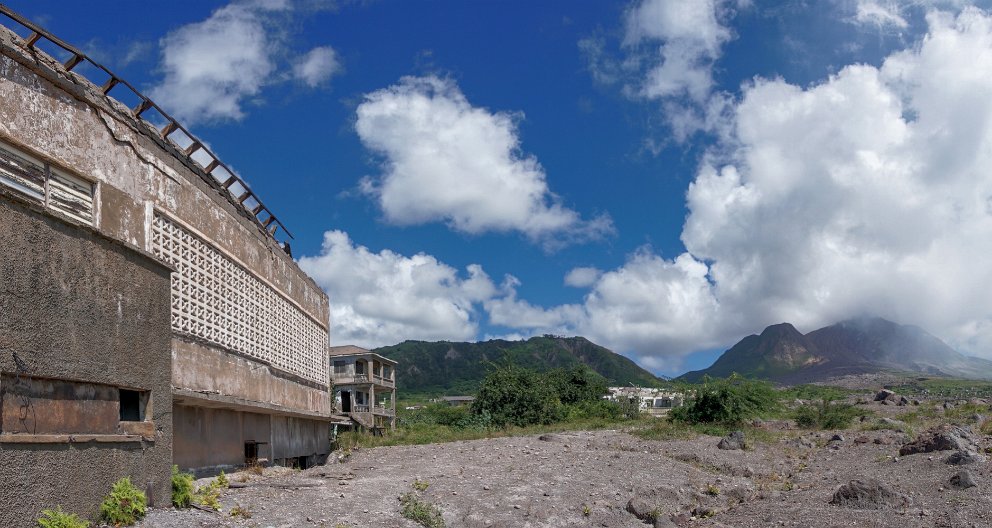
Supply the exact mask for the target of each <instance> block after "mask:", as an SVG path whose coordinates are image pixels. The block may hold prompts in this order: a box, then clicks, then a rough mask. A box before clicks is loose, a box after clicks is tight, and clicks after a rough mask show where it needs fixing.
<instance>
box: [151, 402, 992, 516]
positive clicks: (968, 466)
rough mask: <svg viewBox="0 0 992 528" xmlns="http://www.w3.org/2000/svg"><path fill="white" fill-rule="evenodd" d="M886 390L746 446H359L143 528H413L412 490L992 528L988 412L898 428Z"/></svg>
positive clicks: (255, 479)
mask: <svg viewBox="0 0 992 528" xmlns="http://www.w3.org/2000/svg"><path fill="white" fill-rule="evenodd" d="M871 396H872V395H870V394H866V397H865V398H862V399H861V402H860V403H861V405H863V406H864V407H865V408H867V409H870V410H872V411H874V412H875V413H876V415H875V416H874V417H872V418H869V419H868V420H867V421H866V422H860V423H856V424H855V425H854V426H853V427H851V428H849V429H846V430H838V431H805V430H801V429H798V428H796V427H795V425H794V424H791V423H790V422H788V421H779V422H765V423H762V424H760V425H761V427H760V429H759V430H758V431H759V432H762V431H764V432H767V434H759V435H758V436H759V437H760V439H761V441H754V440H751V441H750V442H749V445H747V446H746V448H745V449H742V450H741V449H720V448H718V444H719V443H720V441H721V438H719V437H713V436H699V437H697V438H693V439H688V440H645V439H642V438H640V437H638V436H635V435H632V434H630V433H629V432H627V431H621V430H603V431H577V432H567V433H554V434H549V435H543V436H540V437H539V436H529V437H510V438H495V439H486V440H476V441H467V442H454V443H447V444H432V445H422V446H402V447H380V448H373V449H360V450H356V451H354V452H352V453H351V454H350V455H348V456H340V457H339V456H338V455H340V454H336V455H335V456H334V457H332V459H331V461H329V463H328V464H327V465H325V466H320V467H316V468H311V469H308V470H305V471H294V470H288V469H283V468H270V469H266V470H265V471H264V473H263V474H262V475H255V474H252V473H248V472H241V473H236V474H234V475H231V476H230V477H231V482H232V485H233V486H235V487H232V489H229V490H227V491H225V492H224V494H223V496H222V497H221V505H222V511H221V512H217V513H210V512H205V511H201V510H196V509H193V510H183V511H177V510H173V509H158V510H153V511H152V512H151V513H150V515H149V516H148V518H147V519H146V520H145V521H144V522H143V523H142V524H141V526H144V527H207V526H258V527H269V526H272V527H307V526H324V527H333V528H337V527H409V528H414V527H416V526H419V525H418V524H417V523H415V522H413V521H411V520H408V519H406V518H404V517H403V516H402V515H401V509H402V506H401V502H400V501H399V499H398V498H399V497H400V496H401V495H403V494H406V493H412V494H413V495H412V496H413V497H416V498H417V499H418V500H420V501H422V502H425V503H430V504H433V505H436V506H437V507H439V508H440V509H441V511H442V512H443V513H442V516H443V519H444V522H445V524H446V526H448V527H539V526H540V527H543V526H548V527H565V526H569V527H571V526H574V527H579V526H582V527H587V526H603V527H630V528H642V527H644V526H714V527H717V526H724V527H726V526H734V527H767V526H803V527H849V526H879V527H881V526H893V527H900V528H909V527H934V526H938V527H940V526H946V527H968V526H975V527H984V526H992V493H990V490H992V474H990V466H989V462H988V460H989V459H988V458H987V457H988V455H987V454H986V452H987V451H992V449H990V447H992V437H989V436H986V435H983V434H981V433H980V424H981V423H982V422H983V421H984V420H985V416H984V415H981V414H976V415H973V416H969V417H967V418H966V419H964V420H960V419H957V420H953V421H957V422H959V425H960V426H955V427H952V426H943V427H938V428H937V429H931V427H932V426H933V425H934V424H936V423H938V422H945V421H948V420H943V419H941V416H939V415H940V414H943V413H944V411H943V407H942V406H940V407H938V406H935V405H931V407H930V408H931V409H935V410H936V412H937V414H938V416H935V417H931V419H930V420H929V421H927V422H926V423H925V424H921V425H917V426H912V425H906V424H901V423H899V422H885V421H882V419H883V418H886V417H889V418H890V419H891V418H892V417H896V416H904V415H905V414H904V413H907V412H912V410H913V409H914V407H913V406H912V404H909V405H904V406H897V405H895V404H893V401H890V402H888V403H890V405H883V404H881V403H879V402H874V401H870V400H871V399H872V398H871ZM852 400H853V399H852ZM924 405H927V404H926V402H924ZM975 406H985V407H986V408H987V406H988V403H987V402H985V401H978V402H971V408H974V407H975ZM924 426H925V427H924ZM835 435H838V436H839V438H834V436H835ZM907 445H911V446H915V447H910V448H907V447H905V446H907ZM725 447H726V443H725ZM731 447H732V446H731ZM900 450H902V451H903V453H904V454H902V455H900ZM913 450H919V451H921V452H918V453H913V454H907V453H908V451H913ZM339 458H340V460H339ZM963 472H967V475H965V474H964V473H963ZM417 481H419V483H420V486H419V487H421V488H423V487H424V485H425V484H426V489H423V490H415V489H414V484H415V482H417ZM852 481H860V484H855V485H854V486H851V482H852ZM842 487H843V490H841V488H842ZM839 490H841V492H840V493H838V491H839ZM235 508H237V509H235ZM232 511H234V512H236V514H237V515H236V516H232V515H231V513H232Z"/></svg>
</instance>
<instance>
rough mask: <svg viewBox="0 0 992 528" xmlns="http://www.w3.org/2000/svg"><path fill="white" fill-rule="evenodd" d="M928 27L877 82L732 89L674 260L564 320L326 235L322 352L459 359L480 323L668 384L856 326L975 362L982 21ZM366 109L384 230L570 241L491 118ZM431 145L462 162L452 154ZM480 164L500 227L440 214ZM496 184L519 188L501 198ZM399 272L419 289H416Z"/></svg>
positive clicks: (594, 282) (401, 91) (567, 219)
mask: <svg viewBox="0 0 992 528" xmlns="http://www.w3.org/2000/svg"><path fill="white" fill-rule="evenodd" d="M926 20H927V24H928V30H927V33H926V35H924V36H921V37H920V38H919V39H918V40H917V42H915V43H914V44H912V45H911V46H909V47H907V48H906V49H904V50H901V51H898V52H895V53H892V54H890V55H889V56H888V57H886V58H885V60H884V61H883V62H882V63H881V65H880V66H878V67H875V66H871V65H850V66H847V67H845V68H842V69H840V70H839V71H838V72H837V73H836V74H835V75H832V76H830V77H828V78H826V79H824V80H822V81H821V82H818V83H815V84H812V85H808V86H796V85H792V84H789V83H787V82H785V81H784V80H782V79H775V78H772V79H766V78H756V79H754V80H753V81H751V82H749V83H748V84H747V85H745V86H743V87H742V89H741V94H740V97H739V98H737V99H736V100H735V102H733V104H732V105H731V106H730V107H729V108H728V113H727V117H726V119H727V122H726V123H725V125H726V127H727V130H728V135H727V136H726V137H721V138H720V139H719V140H718V141H717V143H716V144H714V145H713V147H712V149H711V151H710V153H709V154H708V155H707V156H705V157H704V159H703V160H702V162H701V163H700V165H699V168H698V170H697V172H696V174H695V177H694V180H693V182H692V183H691V184H690V186H689V188H688V190H687V193H686V203H687V208H688V211H689V213H688V216H687V218H686V221H685V224H684V226H683V231H682V235H681V238H682V241H683V243H684V245H685V248H686V251H685V252H684V253H683V254H681V255H678V256H676V257H675V258H664V257H662V256H660V255H657V254H656V253H655V252H654V251H652V250H651V248H649V247H644V248H641V249H639V250H637V251H635V252H633V253H632V254H631V255H629V256H628V258H627V260H626V262H625V263H624V264H623V265H621V266H619V267H617V268H615V269H612V270H598V269H593V268H576V269H575V270H573V271H571V272H570V273H568V274H567V275H566V276H565V277H564V281H565V284H567V285H570V286H573V287H579V288H585V289H586V290H587V291H586V292H585V294H584V296H583V298H582V300H581V302H576V303H572V304H563V305H559V306H550V307H542V306H538V305H535V304H533V303H531V302H529V301H527V300H525V299H521V298H519V296H518V294H517V290H518V289H519V288H520V286H521V284H520V282H519V281H518V280H517V279H515V278H513V277H506V278H505V279H504V280H503V282H502V284H500V285H498V286H497V285H495V284H494V283H493V281H492V280H491V279H489V277H488V276H487V275H486V274H485V272H484V271H483V270H482V268H481V267H478V266H472V267H469V268H468V269H467V270H466V273H463V274H459V273H458V272H456V271H455V270H454V269H453V268H451V267H449V266H447V265H445V264H443V263H441V262H438V261H437V259H435V258H433V257H430V256H428V255H417V256H414V257H403V256H399V255H395V254H392V253H389V252H387V251H384V252H381V253H378V254H376V253H371V252H369V251H368V250H367V249H365V248H362V247H360V246H356V245H354V244H353V243H351V242H350V241H349V240H348V239H347V236H346V235H344V234H343V233H338V232H331V233H329V234H328V238H327V240H325V246H324V251H323V253H322V254H321V255H320V256H319V257H315V258H313V259H306V258H305V259H303V260H302V261H301V263H302V264H303V265H304V266H305V269H307V271H308V272H310V273H311V274H312V275H314V276H315V277H318V281H319V282H321V284H322V285H324V286H325V287H326V288H328V291H330V292H331V295H332V303H333V304H334V306H335V308H334V313H335V315H334V316H332V324H333V325H335V330H333V331H334V332H337V335H342V334H343V335H345V336H356V337H359V336H363V335H364V336H369V338H370V339H372V340H374V341H376V342H377V343H380V344H384V343H388V342H390V341H393V342H395V341H397V340H401V339H405V338H409V337H421V338H436V339H474V338H475V337H476V336H477V332H478V328H479V324H480V322H481V321H483V317H487V318H488V323H489V324H490V325H494V326H496V327H501V328H506V329H507V332H506V333H507V334H510V335H517V336H528V335H534V334H540V333H544V332H554V333H569V334H581V335H585V336H587V337H589V338H590V339H592V340H594V341H596V342H599V343H602V344H604V345H606V346H609V347H611V348H613V349H614V350H617V351H620V352H623V353H626V354H628V355H630V356H631V357H634V358H635V359H638V360H639V361H641V362H642V364H645V365H647V366H649V367H652V368H656V369H660V370H664V371H667V372H673V371H677V370H678V368H679V365H680V361H681V359H682V358H683V357H684V356H685V355H687V354H689V353H691V352H693V351H698V350H703V349H709V348H714V347H723V346H727V345H729V344H732V343H733V342H734V341H736V340H737V339H739V338H741V337H742V336H743V335H746V334H749V333H752V332H755V331H759V330H760V329H761V328H763V327H764V326H765V325H768V324H773V323H778V322H782V321H789V322H792V323H794V324H796V325H797V326H799V328H800V329H802V330H805V331H808V330H811V329H814V328H817V327H819V326H821V325H825V324H830V323H832V322H834V321H836V320H839V319H843V318H848V317H851V316H855V315H860V314H873V315H879V316H882V317H886V318H890V319H893V320H896V321H899V322H903V323H912V324H918V325H920V326H922V327H924V328H926V329H928V330H930V331H931V332H934V333H935V334H936V335H938V336H939V337H941V338H943V339H945V340H947V341H948V342H949V343H950V344H951V345H952V346H955V347H957V348H959V349H960V350H962V351H964V352H966V353H972V354H976V355H982V356H985V357H990V356H992V296H990V295H988V291H987V290H988V286H989V285H990V284H992V252H990V251H989V250H988V248H989V244H990V241H992V99H990V98H989V97H988V94H989V93H992V76H989V75H988V74H987V72H989V71H992V16H990V14H989V13H988V12H985V11H982V10H979V9H977V8H973V7H966V8H963V9H962V10H960V11H959V12H956V13H947V12H939V11H932V12H931V13H930V14H929V15H928V16H927V19H926ZM638 31H641V32H642V33H644V34H645V35H647V34H648V33H647V30H646V29H639V30H638ZM665 31H668V30H665ZM721 38H723V37H719V36H714V37H711V38H709V39H706V38H703V39H701V40H700V42H703V43H705V42H712V43H718V42H720V39H721ZM700 46H702V44H700ZM700 49H702V48H700ZM425 83H426V84H425ZM688 86H689V85H686V87H685V88H684V90H685V91H686V93H689V90H690V88H689V87H688ZM374 95H375V96H374V97H371V98H370V99H369V100H368V101H367V103H366V104H367V105H368V106H366V107H365V109H364V111H365V112H366V114H365V115H362V116H360V125H359V126H360V127H363V126H370V129H367V130H365V131H364V132H362V131H360V134H363V141H366V142H368V145H369V146H370V148H373V149H375V150H377V151H379V152H383V153H385V154H386V155H387V156H386V157H387V162H386V164H385V165H384V173H383V176H382V178H381V179H380V180H379V181H378V182H377V183H376V185H375V190H374V192H375V193H376V194H375V196H377V197H378V198H379V199H380V200H381V204H382V207H383V210H384V211H386V214H387V215H395V216H394V217H393V218H394V219H396V220H397V221H400V222H407V223H409V222H421V221H427V220H430V219H435V220H436V219H439V218H443V219H444V220H445V221H447V222H448V223H449V225H451V226H452V227H453V228H455V229H459V230H463V231H466V232H481V231H485V230H500V229H517V230H521V231H522V232H525V233H528V235H530V234H531V232H529V231H527V229H528V228H527V227H525V225H524V220H522V219H527V218H546V220H545V222H546V223H543V224H542V223H540V222H538V224H537V225H543V226H545V227H543V228H541V229H538V230H537V231H534V232H533V233H535V234H539V233H541V232H544V230H546V229H547V230H551V231H554V230H556V229H562V227H561V226H568V225H574V222H577V221H578V220H576V218H577V215H575V214H574V213H571V212H568V211H567V210H563V209H555V208H554V207H553V205H548V204H549V203H550V202H548V201H547V200H548V199H549V198H547V197H548V193H549V191H548V190H547V186H546V183H544V177H543V172H541V171H540V170H539V168H538V167H539V166H538V165H537V164H536V161H535V160H533V159H532V158H526V157H520V156H519V155H516V154H514V153H515V152H516V150H517V148H518V147H517V145H518V140H517V139H516V136H515V135H514V134H513V126H512V119H511V117H510V116H507V115H502V114H493V113H491V112H488V111H485V110H482V109H478V108H474V107H472V106H471V105H469V104H468V103H467V102H466V101H465V100H464V97H463V96H461V94H460V93H459V92H457V90H456V89H454V88H453V87H452V85H450V83H447V82H446V81H441V80H437V79H430V80H426V81H425V80H423V79H412V80H405V81H404V82H403V83H401V84H400V85H397V86H394V87H390V88H389V89H386V90H383V91H381V92H376V94H374ZM363 119H368V121H365V122H364V124H363V123H362V120H363ZM376 120H381V121H380V122H378V123H376V124H375V125H370V123H372V122H374V121H376ZM434 123H444V124H445V126H441V127H439V126H436V125H433V124H434ZM445 129H447V130H453V131H457V135H458V137H464V138H467V140H466V142H465V143H466V144H465V145H454V144H453V142H452V141H451V140H449V139H448V138H447V137H446V136H445V135H444V134H442V133H440V132H439V130H445ZM369 130H373V133H372V134H371V135H368V131H369ZM418 136H423V137H424V138H426V139H421V138H420V137H418ZM479 137H484V138H487V140H486V141H485V142H483V141H481V140H480V141H477V138H479ZM493 144H495V145H497V146H498V147H499V148H495V149H494V148H493V147H492V145H493ZM467 152H472V156H469V155H468V154H466V153H467ZM477 156H481V157H483V158H485V159H487V160H488V164H493V165H495V166H497V167H499V171H501V172H499V174H502V175H503V178H502V179H498V178H494V179H492V180H490V179H488V177H482V178H481V179H480V181H479V185H482V186H487V185H488V186H491V187H487V192H486V194H494V195H498V196H504V197H506V196H513V197H515V199H516V200H518V201H523V202H524V203H525V204H527V206H526V207H521V208H519V209H516V210H514V213H513V214H511V215H506V216H502V215H499V214H497V213H496V212H494V211H493V210H492V209H488V208H487V206H488V203H487V202H486V200H485V198H483V197H479V196H475V195H473V194H471V192H469V193H468V194H467V195H466V194H463V193H461V192H460V191H456V192H454V193H452V194H450V195H449V194H448V192H447V191H448V189H447V187H451V186H454V187H457V183H458V182H459V181H460V180H459V179H458V178H459V177H464V175H465V174H473V173H474V172H477V171H481V170H483V169H482V168H480V167H476V166H474V165H472V161H471V159H470V158H472V157H477ZM487 170H488V169H487ZM435 175H438V176H437V177H438V178H439V180H434V179H433V178H434V176H435ZM437 181H441V182H443V183H442V184H437V183H436V182H437ZM501 181H512V182H516V184H515V185H514V186H512V190H513V192H515V193H518V194H512V193H511V190H508V189H506V188H503V187H500V183H499V182H501ZM415 184H423V185H436V186H437V187H434V188H433V189H434V190H435V191H436V192H439V193H440V194H441V198H436V199H432V198H429V197H424V199H425V200H427V201H428V202H429V203H428V204H427V205H426V206H421V205H418V204H415V203H409V202H410V200H406V199H405V197H404V196H402V194H403V193H413V194H416V193H417V192H418V191H417V189H415V188H414V186H415ZM392 185H396V187H395V188H393V187H391V186H392ZM521 189H523V190H521ZM473 200H474V201H473ZM467 204H471V205H472V206H471V207H470V206H468V205H467ZM535 204H536V205H535ZM550 219H555V220H554V221H552V220H550ZM415 269H416V270H419V271H420V272H421V273H422V274H423V278H418V279H416V280H414V278H413V276H414V273H413V270H415ZM366 270H374V271H369V272H368V273H366ZM399 299H402V302H400V301H399ZM410 306H412V307H416V308H415V309H409V308H407V307H410Z"/></svg>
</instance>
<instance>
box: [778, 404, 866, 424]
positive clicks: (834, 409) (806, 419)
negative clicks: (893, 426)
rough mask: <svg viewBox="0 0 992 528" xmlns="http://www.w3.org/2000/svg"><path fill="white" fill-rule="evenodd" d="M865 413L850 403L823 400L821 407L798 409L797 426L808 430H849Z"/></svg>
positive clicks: (809, 406) (805, 406) (808, 406)
mask: <svg viewBox="0 0 992 528" xmlns="http://www.w3.org/2000/svg"><path fill="white" fill-rule="evenodd" d="M865 414H866V413H865V411H862V410H860V409H858V408H857V407H855V406H853V405H851V404H848V403H831V402H830V401H828V400H822V401H821V402H820V404H819V405H801V406H799V408H797V409H796V414H795V418H796V425H798V426H799V427H803V428H806V429H847V428H848V427H850V426H851V421H853V420H854V419H855V418H857V417H858V416H863V415H865Z"/></svg>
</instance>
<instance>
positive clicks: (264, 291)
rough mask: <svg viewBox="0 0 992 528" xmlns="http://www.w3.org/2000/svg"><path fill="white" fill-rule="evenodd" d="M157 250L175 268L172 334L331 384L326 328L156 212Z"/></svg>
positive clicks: (154, 241) (154, 247) (154, 237)
mask: <svg viewBox="0 0 992 528" xmlns="http://www.w3.org/2000/svg"><path fill="white" fill-rule="evenodd" d="M152 252H153V253H154V255H155V256H156V257H158V258H160V259H162V260H164V261H166V262H168V263H170V264H172V265H173V266H175V268H176V270H177V272H175V273H173V274H172V329H173V330H174V331H176V332H180V333H184V334H189V335H192V336H196V337H199V338H202V339H206V340H207V341H210V342H212V343H216V344H218V345H220V346H223V347H225V348H229V349H231V350H236V351H238V352H241V353H244V354H247V355H249V356H251V357H254V358H258V359H260V360H263V361H267V362H269V363H271V364H272V365H274V366H275V367H277V368H280V369H282V370H286V371H289V372H293V373H295V374H298V375H300V376H302V377H304V378H306V379H310V380H313V381H316V382H319V383H327V381H328V368H329V365H328V362H327V356H326V353H327V331H325V330H324V329H323V328H321V327H320V326H319V325H318V324H317V323H316V322H314V321H313V320H312V319H310V318H309V317H307V316H306V314H304V313H303V311H302V310H300V309H299V308H297V307H296V306H295V305H294V304H292V303H290V302H289V301H288V300H286V298H284V297H283V296H282V295H280V294H279V293H278V292H277V291H276V290H274V289H272V288H271V287H270V286H268V285H267V284H265V283H263V282H262V281H260V280H258V279H257V278H256V277H255V276H254V275H253V274H252V273H251V272H249V271H247V270H246V269H244V268H242V267H241V266H239V265H238V264H236V263H235V262H233V261H232V260H231V259H229V258H227V257H226V256H224V254H222V253H221V252H220V251H218V250H217V249H216V248H214V247H213V246H212V245H210V244H209V243H207V242H206V241H204V240H203V239H201V238H200V237H198V236H196V235H194V234H193V233H191V232H190V231H189V230H187V229H185V228H183V227H182V226H180V225H179V224H177V223H176V222H173V221H172V220H170V219H169V218H167V217H165V216H163V215H161V214H159V213H155V217H154V221H153V223H152Z"/></svg>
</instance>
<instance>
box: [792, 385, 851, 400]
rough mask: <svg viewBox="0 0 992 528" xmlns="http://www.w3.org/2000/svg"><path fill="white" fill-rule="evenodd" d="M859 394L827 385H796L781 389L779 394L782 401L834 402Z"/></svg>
mask: <svg viewBox="0 0 992 528" xmlns="http://www.w3.org/2000/svg"><path fill="white" fill-rule="evenodd" d="M860 392H861V391H858V390H854V389H845V388H841V387H832V386H829V385H796V386H794V387H788V388H786V389H782V390H781V391H780V392H779V394H780V395H781V397H782V399H783V400H790V399H800V400H827V401H835V400H843V399H844V398H846V397H848V396H850V395H852V394H858V393H860Z"/></svg>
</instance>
